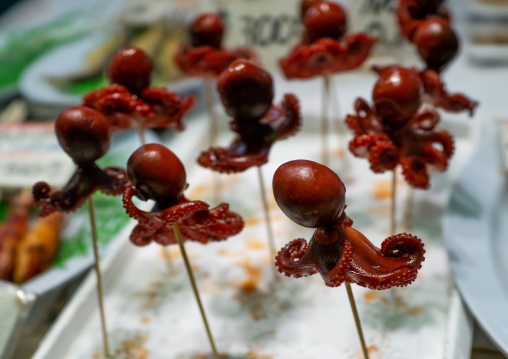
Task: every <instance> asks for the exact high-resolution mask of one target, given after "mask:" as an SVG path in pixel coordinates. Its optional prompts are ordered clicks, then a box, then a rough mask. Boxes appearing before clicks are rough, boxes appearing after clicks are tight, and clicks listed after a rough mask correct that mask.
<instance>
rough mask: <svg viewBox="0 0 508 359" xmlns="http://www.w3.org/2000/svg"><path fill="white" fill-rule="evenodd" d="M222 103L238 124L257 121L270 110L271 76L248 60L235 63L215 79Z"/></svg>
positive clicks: (271, 96)
mask: <svg viewBox="0 0 508 359" xmlns="http://www.w3.org/2000/svg"><path fill="white" fill-rule="evenodd" d="M217 89H218V90H219V93H220V96H221V99H222V103H223V104H224V107H225V108H226V110H227V111H228V113H229V114H230V115H231V116H233V117H234V118H235V120H237V121H238V122H240V123H241V122H244V121H245V122H256V121H259V120H260V119H261V118H262V117H263V116H264V115H266V113H268V111H269V110H270V107H271V106H272V101H273V80H272V76H271V75H270V74H269V73H268V72H267V71H265V70H264V69H262V68H261V67H259V66H257V65H256V64H254V63H253V62H251V61H248V60H236V61H234V62H233V63H232V64H231V65H229V67H228V68H227V69H226V70H224V71H223V72H222V73H221V74H220V75H219V78H218V79H217Z"/></svg>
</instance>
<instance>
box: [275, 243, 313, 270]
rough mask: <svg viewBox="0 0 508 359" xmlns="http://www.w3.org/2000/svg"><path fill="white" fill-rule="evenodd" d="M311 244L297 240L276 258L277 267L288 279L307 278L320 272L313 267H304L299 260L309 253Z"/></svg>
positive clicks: (282, 250)
mask: <svg viewBox="0 0 508 359" xmlns="http://www.w3.org/2000/svg"><path fill="white" fill-rule="evenodd" d="M308 246H309V244H308V243H307V241H306V240H305V239H303V238H298V239H295V240H293V241H291V242H289V243H288V244H287V245H286V246H285V247H284V248H282V249H281V250H280V251H279V253H278V254H277V256H276V257H275V266H276V267H277V270H278V271H279V272H280V273H284V275H286V277H294V278H300V277H306V276H310V275H313V274H316V273H317V272H318V271H317V269H316V268H314V267H313V266H311V265H302V264H300V263H299V260H300V259H301V258H302V257H303V255H304V254H305V252H306V251H307V248H308Z"/></svg>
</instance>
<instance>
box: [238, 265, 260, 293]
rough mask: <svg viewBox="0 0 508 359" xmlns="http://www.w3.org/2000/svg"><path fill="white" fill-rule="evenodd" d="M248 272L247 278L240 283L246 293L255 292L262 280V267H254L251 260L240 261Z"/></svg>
mask: <svg viewBox="0 0 508 359" xmlns="http://www.w3.org/2000/svg"><path fill="white" fill-rule="evenodd" d="M239 264H240V266H242V267H243V268H244V269H245V271H246V272H247V279H246V280H243V281H241V282H240V283H239V285H240V288H241V289H242V290H243V291H244V292H245V293H253V292H255V291H256V290H257V288H258V285H259V282H260V281H261V268H259V267H253V266H252V265H251V264H250V261H249V260H247V261H246V262H244V263H239Z"/></svg>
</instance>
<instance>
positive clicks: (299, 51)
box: [280, 33, 377, 79]
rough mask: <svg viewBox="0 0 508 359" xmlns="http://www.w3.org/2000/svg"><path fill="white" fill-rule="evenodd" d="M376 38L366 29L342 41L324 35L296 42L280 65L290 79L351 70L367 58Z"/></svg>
mask: <svg viewBox="0 0 508 359" xmlns="http://www.w3.org/2000/svg"><path fill="white" fill-rule="evenodd" d="M376 41H377V39H376V38H373V37H370V36H367V35H366V34H363V33H359V34H352V35H348V36H346V38H345V39H344V41H343V42H338V41H336V40H333V39H331V38H321V39H319V40H317V41H315V42H314V43H312V44H310V45H307V44H300V45H298V46H296V47H295V48H294V49H293V51H292V52H291V54H290V55H289V56H288V57H287V58H284V59H282V60H280V66H281V68H282V71H283V72H284V74H285V76H286V77H287V78H288V79H293V78H298V79H307V78H311V77H315V76H324V75H330V74H334V73H338V72H343V71H348V70H352V69H354V68H357V67H359V66H360V65H361V64H362V63H363V62H364V61H365V60H366V58H367V56H368V55H369V53H370V50H371V49H372V47H373V46H374V44H375V43H376Z"/></svg>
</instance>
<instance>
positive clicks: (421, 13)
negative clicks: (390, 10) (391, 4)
mask: <svg viewBox="0 0 508 359" xmlns="http://www.w3.org/2000/svg"><path fill="white" fill-rule="evenodd" d="M407 2H408V4H407V10H408V12H409V14H411V16H412V17H413V18H415V19H423V18H425V17H426V16H429V15H436V14H438V13H439V12H440V10H441V7H442V6H443V3H444V0H412V1H411V0H409V1H407Z"/></svg>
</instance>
